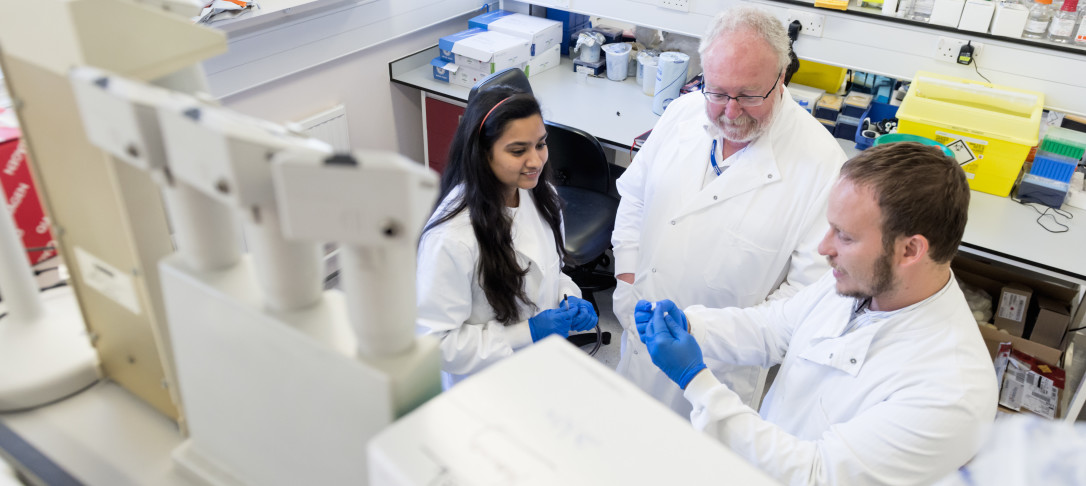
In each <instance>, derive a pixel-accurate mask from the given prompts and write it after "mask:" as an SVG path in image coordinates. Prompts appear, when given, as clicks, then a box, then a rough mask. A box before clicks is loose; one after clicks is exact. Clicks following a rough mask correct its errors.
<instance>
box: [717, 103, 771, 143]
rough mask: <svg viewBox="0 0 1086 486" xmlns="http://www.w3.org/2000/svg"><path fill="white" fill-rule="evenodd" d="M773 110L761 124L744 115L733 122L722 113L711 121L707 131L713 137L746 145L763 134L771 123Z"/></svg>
mask: <svg viewBox="0 0 1086 486" xmlns="http://www.w3.org/2000/svg"><path fill="white" fill-rule="evenodd" d="M775 111H776V110H773V111H771V112H770V113H769V115H768V116H766V119H765V120H764V121H762V122H761V123H759V122H758V120H755V119H754V117H752V116H750V115H748V114H746V113H744V114H742V115H740V116H739V118H736V119H735V120H729V119H728V118H727V117H726V116H725V115H724V114H723V113H721V114H720V116H719V117H717V119H716V120H713V124H712V125H710V127H709V130H710V132H712V135H713V136H714V137H722V138H724V139H725V140H727V141H729V142H735V143H748V142H751V141H753V140H755V139H757V138H758V137H760V136H762V135H763V134H765V132H766V131H767V130H768V129H769V125H770V123H772V122H773V114H774V112H775Z"/></svg>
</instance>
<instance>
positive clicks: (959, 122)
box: [897, 71, 1044, 197]
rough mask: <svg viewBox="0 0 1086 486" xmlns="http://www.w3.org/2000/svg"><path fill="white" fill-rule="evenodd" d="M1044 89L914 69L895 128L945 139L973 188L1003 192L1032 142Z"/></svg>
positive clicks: (1037, 123) (939, 140)
mask: <svg viewBox="0 0 1086 486" xmlns="http://www.w3.org/2000/svg"><path fill="white" fill-rule="evenodd" d="M1043 106H1044V93H1039V92H1036V91H1026V90H1022V89H1016V88H1010V87H1006V86H997V85H992V84H988V83H981V82H978V81H970V80H967V79H962V78H956V77H953V76H944V75H940V74H934V73H928V72H923V71H921V72H918V73H916V76H915V77H914V78H913V83H912V86H910V87H909V93H908V94H906V95H905V99H904V100H903V101H902V102H901V107H900V108H899V109H898V111H897V117H898V120H899V123H898V132H899V133H909V134H913V135H920V136H922V137H927V138H930V139H932V140H935V141H937V142H939V143H941V144H943V145H946V146H947V147H948V148H950V149H951V150H952V151H954V154H955V157H956V158H957V159H958V163H959V164H961V166H962V169H963V170H965V175H966V177H968V178H969V187H970V188H971V189H973V190H975V191H981V192H987V193H989V194H995V195H997V196H1004V197H1006V196H1007V195H1008V194H1010V193H1011V188H1012V187H1013V186H1014V181H1015V179H1017V177H1018V172H1019V171H1020V170H1021V169H1022V164H1023V163H1024V162H1025V161H1026V156H1027V155H1028V154H1029V151H1030V149H1031V148H1033V147H1035V146H1036V145H1037V132H1038V130H1039V129H1040V126H1041V111H1042V107H1043Z"/></svg>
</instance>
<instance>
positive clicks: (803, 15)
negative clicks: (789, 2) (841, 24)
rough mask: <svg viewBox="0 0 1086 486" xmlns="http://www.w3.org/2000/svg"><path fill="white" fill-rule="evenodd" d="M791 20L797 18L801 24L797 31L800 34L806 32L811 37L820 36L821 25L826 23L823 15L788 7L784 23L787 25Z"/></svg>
mask: <svg viewBox="0 0 1086 486" xmlns="http://www.w3.org/2000/svg"><path fill="white" fill-rule="evenodd" d="M793 20H798V21H799V23H800V24H801V25H802V26H803V28H802V29H801V30H800V31H799V33H800V34H806V35H809V36H812V37H822V25H823V24H825V23H826V16H825V15H822V14H816V13H813V12H807V11H805V10H792V9H788V20H786V21H785V22H784V25H786V26H787V25H789V24H791V23H792V21H793Z"/></svg>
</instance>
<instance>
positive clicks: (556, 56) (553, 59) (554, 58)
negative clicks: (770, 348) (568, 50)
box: [524, 44, 562, 78]
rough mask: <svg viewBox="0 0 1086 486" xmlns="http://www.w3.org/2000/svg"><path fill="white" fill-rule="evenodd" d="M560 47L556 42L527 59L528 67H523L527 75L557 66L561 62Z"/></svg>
mask: <svg viewBox="0 0 1086 486" xmlns="http://www.w3.org/2000/svg"><path fill="white" fill-rule="evenodd" d="M561 47H562V46H559V45H557V44H555V45H553V46H551V47H550V48H549V49H547V50H545V51H543V52H542V53H541V54H538V55H536V56H535V57H532V58H531V59H529V60H528V67H527V68H525V69H524V72H525V74H527V75H528V77H529V78H530V77H532V76H535V75H537V74H539V73H541V72H544V71H546V70H548V69H552V68H556V67H558V64H559V63H560V62H562V54H561Z"/></svg>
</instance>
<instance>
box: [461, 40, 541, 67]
mask: <svg viewBox="0 0 1086 486" xmlns="http://www.w3.org/2000/svg"><path fill="white" fill-rule="evenodd" d="M452 52H453V54H454V55H455V56H456V59H455V62H456V65H457V66H460V67H462V68H471V69H475V70H478V71H486V72H487V73H494V72H497V71H501V70H502V69H505V68H510V67H514V66H517V65H522V64H524V63H526V62H528V59H529V58H530V57H531V44H530V43H529V42H528V41H527V40H526V39H521V38H518V37H513V36H511V35H508V34H503V33H501V32H493V31H486V32H483V33H480V34H478V35H473V36H471V37H468V38H466V39H463V40H460V41H457V42H456V44H453V46H452ZM521 67H523V66H521Z"/></svg>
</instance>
